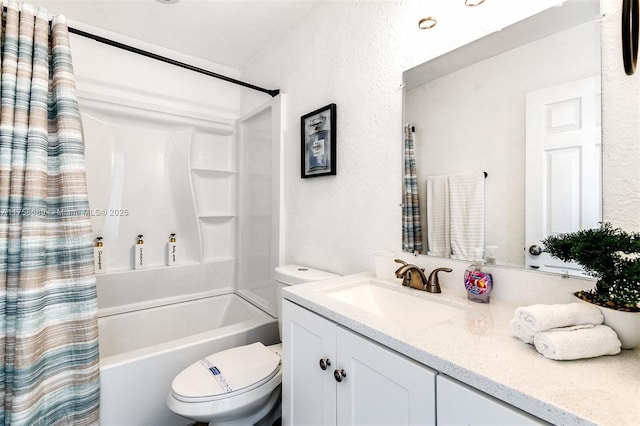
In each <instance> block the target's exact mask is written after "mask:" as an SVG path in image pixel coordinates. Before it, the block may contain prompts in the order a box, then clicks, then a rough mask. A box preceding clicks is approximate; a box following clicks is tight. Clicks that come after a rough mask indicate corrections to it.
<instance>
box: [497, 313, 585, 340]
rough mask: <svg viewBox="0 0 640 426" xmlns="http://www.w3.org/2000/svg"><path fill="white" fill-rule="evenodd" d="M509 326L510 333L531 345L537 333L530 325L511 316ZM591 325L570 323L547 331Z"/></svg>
mask: <svg viewBox="0 0 640 426" xmlns="http://www.w3.org/2000/svg"><path fill="white" fill-rule="evenodd" d="M509 327H510V328H511V333H512V334H513V335H514V336H516V337H517V338H518V339H520V340H522V341H523V342H524V343H528V344H530V345H533V339H534V337H535V336H536V334H538V333H537V332H536V331H534V330H533V329H532V328H531V327H529V326H528V325H527V324H525V323H523V322H522V321H518V320H517V319H516V318H513V319H512V320H511V321H510V322H509ZM593 327H595V326H594V325H593V324H580V325H571V326H569V327H559V328H552V329H550V330H548V331H551V330H556V331H573V330H581V329H584V328H593Z"/></svg>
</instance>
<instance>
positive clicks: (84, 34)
mask: <svg viewBox="0 0 640 426" xmlns="http://www.w3.org/2000/svg"><path fill="white" fill-rule="evenodd" d="M69 32H70V33H71V34H76V35H79V36H81V37H86V38H90V39H92V40H95V41H97V42H99V43H103V44H107V45H109V46H113V47H117V48H119V49H123V50H126V51H128V52H132V53H136V54H138V55H142V56H146V57H147V58H151V59H155V60H158V61H161V62H165V63H167V64H171V65H175V66H178V67H180V68H185V69H188V70H190V71H194V72H197V73H200V74H204V75H208V76H209V77H214V78H218V79H220V80H224V81H227V82H229V83H233V84H237V85H239V86H242V87H247V88H249V89H253V90H257V91H259V92H263V93H267V94H268V95H271V96H272V97H275V96H278V95H279V94H280V90H279V89H275V90H270V89H265V88H263V87H259V86H255V85H253V84H250V83H246V82H244V81H240V80H236V79H235V78H231V77H227V76H225V75H222V74H217V73H215V72H212V71H208V70H205V69H202V68H198V67H195V66H193V65H189V64H185V63H184V62H180V61H176V60H175V59H171V58H167V57H166V56H161V55H158V54H156V53H152V52H149V51H146V50H142V49H138V48H137V47H133V46H129V45H127V44H124V43H120V42H118V41H115V40H111V39H108V38H106V37H101V36H99V35H96V34H92V33H89V32H86V31H82V30H79V29H77V28H73V27H69Z"/></svg>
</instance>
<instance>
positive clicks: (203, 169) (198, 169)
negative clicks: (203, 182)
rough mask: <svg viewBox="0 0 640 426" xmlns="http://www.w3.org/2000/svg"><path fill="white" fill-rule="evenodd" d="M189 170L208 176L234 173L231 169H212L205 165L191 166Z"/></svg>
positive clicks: (224, 175) (222, 175)
mask: <svg viewBox="0 0 640 426" xmlns="http://www.w3.org/2000/svg"><path fill="white" fill-rule="evenodd" d="M191 171H192V172H193V173H196V174H200V175H203V176H208V177H226V176H231V175H234V174H236V172H235V171H233V170H222V169H212V168H207V167H191Z"/></svg>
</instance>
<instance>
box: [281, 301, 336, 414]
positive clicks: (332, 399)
mask: <svg viewBox="0 0 640 426" xmlns="http://www.w3.org/2000/svg"><path fill="white" fill-rule="evenodd" d="M282 315H283V330H282V333H283V336H282V342H283V352H284V353H283V361H282V362H283V369H282V401H283V402H282V423H283V424H284V425H296V426H298V425H300V426H302V425H329V426H330V425H335V424H336V393H335V392H336V390H335V389H336V382H335V380H334V378H333V368H334V365H335V363H336V349H335V348H336V325H335V324H333V323H332V322H330V321H328V320H326V319H324V318H321V317H320V316H318V315H316V314H313V313H311V312H309V311H307V310H306V309H303V308H300V307H299V306H296V305H294V304H293V303H291V302H288V301H283V306H282ZM320 359H328V360H329V362H330V363H331V365H330V366H329V368H327V369H326V370H322V369H321V368H320V365H319V361H320Z"/></svg>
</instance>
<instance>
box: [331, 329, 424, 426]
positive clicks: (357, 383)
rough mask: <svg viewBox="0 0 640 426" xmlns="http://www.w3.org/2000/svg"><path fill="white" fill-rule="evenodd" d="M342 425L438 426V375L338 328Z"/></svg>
mask: <svg viewBox="0 0 640 426" xmlns="http://www.w3.org/2000/svg"><path fill="white" fill-rule="evenodd" d="M337 343H338V364H337V365H336V368H337V369H343V370H344V371H345V373H346V376H345V377H344V378H343V379H342V381H341V382H340V383H337V388H336V389H337V397H338V402H337V419H338V424H339V425H363V426H364V425H366V426H371V425H432V424H435V408H436V401H435V376H436V372H435V371H434V370H431V369H429V368H427V367H425V366H423V365H420V364H418V363H416V362H415V361H412V360H410V359H408V358H405V357H404V356H402V355H400V354H398V353H396V352H394V351H392V350H390V349H387V348H385V347H383V346H381V345H378V344H377V343H375V342H372V341H371V340H368V339H365V338H363V337H360V336H359V335H356V334H354V333H352V332H350V331H347V330H345V329H343V328H342V327H337Z"/></svg>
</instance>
